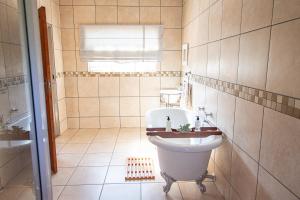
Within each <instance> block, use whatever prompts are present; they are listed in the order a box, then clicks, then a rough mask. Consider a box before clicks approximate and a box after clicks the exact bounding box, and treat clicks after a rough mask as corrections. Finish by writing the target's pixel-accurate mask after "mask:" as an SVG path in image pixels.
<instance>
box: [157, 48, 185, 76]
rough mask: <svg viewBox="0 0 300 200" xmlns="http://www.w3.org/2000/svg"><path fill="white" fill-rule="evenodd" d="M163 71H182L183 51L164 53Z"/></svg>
mask: <svg viewBox="0 0 300 200" xmlns="http://www.w3.org/2000/svg"><path fill="white" fill-rule="evenodd" d="M161 70H162V71H180V70H181V51H162V60H161Z"/></svg>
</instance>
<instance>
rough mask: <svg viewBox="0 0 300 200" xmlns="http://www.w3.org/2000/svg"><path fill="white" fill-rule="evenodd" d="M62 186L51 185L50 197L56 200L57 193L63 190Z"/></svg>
mask: <svg viewBox="0 0 300 200" xmlns="http://www.w3.org/2000/svg"><path fill="white" fill-rule="evenodd" d="M63 189H64V186H53V187H52V199H53V200H57V199H58V198H59V195H60V194H61V192H62V191H63Z"/></svg>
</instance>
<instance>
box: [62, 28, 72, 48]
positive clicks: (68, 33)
mask: <svg viewBox="0 0 300 200" xmlns="http://www.w3.org/2000/svg"><path fill="white" fill-rule="evenodd" d="M61 41H62V49H63V50H74V49H75V37H74V29H61Z"/></svg>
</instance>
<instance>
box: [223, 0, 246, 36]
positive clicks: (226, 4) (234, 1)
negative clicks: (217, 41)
mask: <svg viewBox="0 0 300 200" xmlns="http://www.w3.org/2000/svg"><path fill="white" fill-rule="evenodd" d="M242 2H243V1H242V0H224V1H223V17H222V38H225V37H229V36H232V35H237V34H239V33H240V26H241V20H242Z"/></svg>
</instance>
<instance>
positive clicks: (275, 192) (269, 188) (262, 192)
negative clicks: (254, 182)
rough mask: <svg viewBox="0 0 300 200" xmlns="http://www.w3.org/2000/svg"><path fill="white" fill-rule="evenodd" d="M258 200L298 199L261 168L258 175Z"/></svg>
mask: <svg viewBox="0 0 300 200" xmlns="http://www.w3.org/2000/svg"><path fill="white" fill-rule="evenodd" d="M256 199H257V200H271V199H272V200H281V199H286V200H296V199H298V198H297V197H296V196H294V195H293V194H292V193H291V192H289V191H288V190H287V189H286V188H285V187H284V186H283V185H281V184H280V183H279V182H278V181H277V180H276V179H274V178H273V177H272V176H271V175H270V174H269V173H268V172H267V171H266V170H264V169H263V168H262V167H260V168H259V173H258V188H257V197H256Z"/></svg>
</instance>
